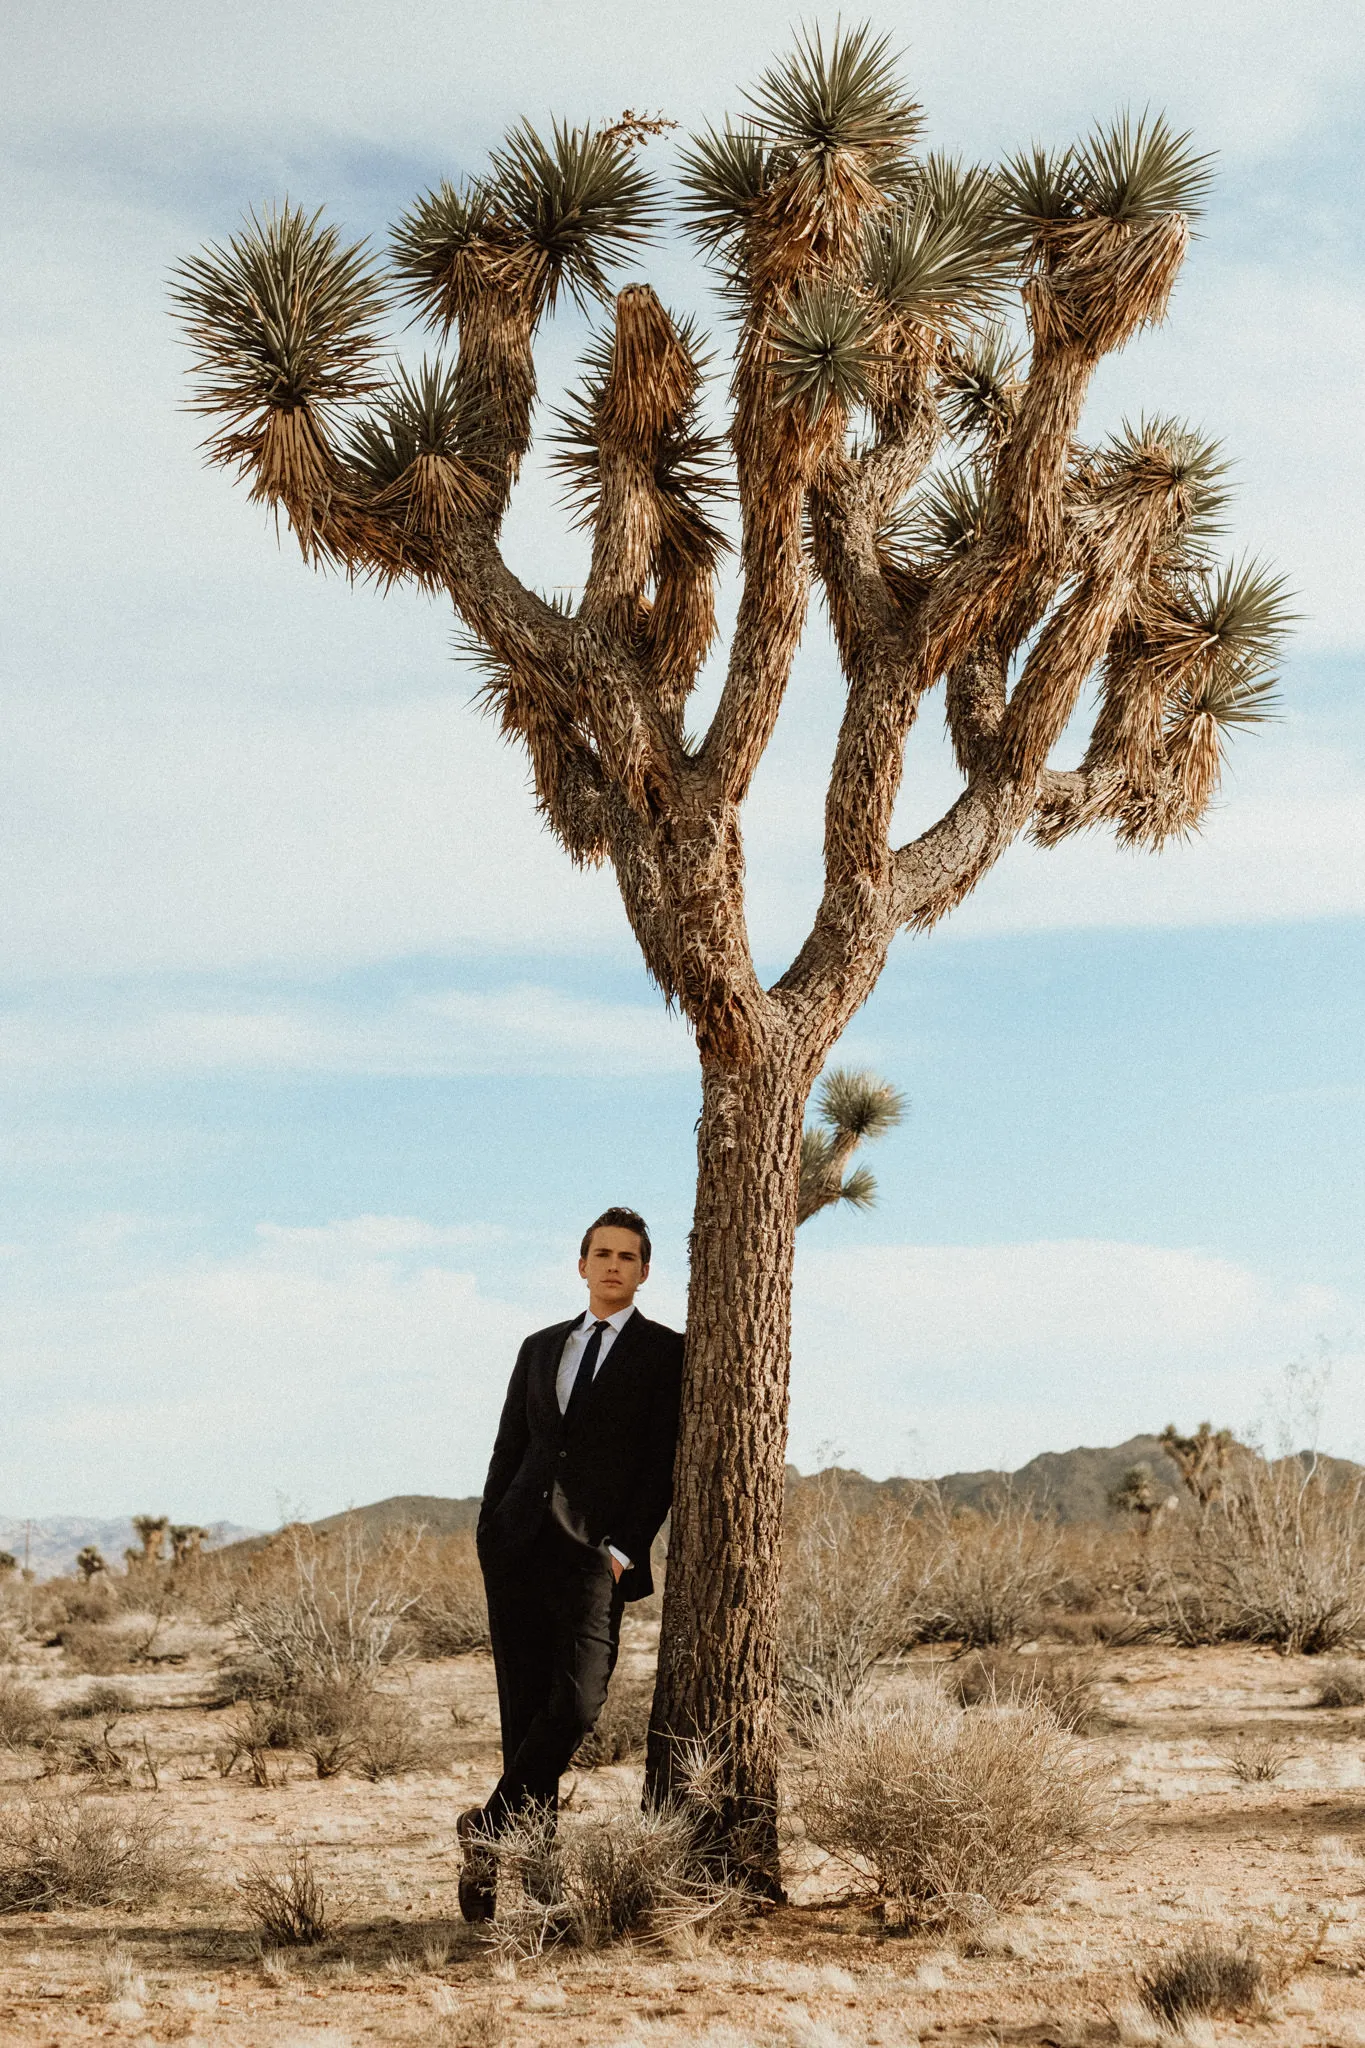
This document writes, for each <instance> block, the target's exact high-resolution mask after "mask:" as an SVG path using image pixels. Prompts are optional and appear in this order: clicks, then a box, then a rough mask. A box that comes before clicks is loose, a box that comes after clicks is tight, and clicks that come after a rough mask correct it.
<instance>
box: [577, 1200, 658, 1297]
mask: <svg viewBox="0 0 1365 2048" xmlns="http://www.w3.org/2000/svg"><path fill="white" fill-rule="evenodd" d="M578 1270H579V1272H580V1273H581V1274H582V1275H583V1278H584V1279H585V1280H586V1281H587V1283H588V1306H589V1307H590V1308H592V1309H594V1310H595V1311H596V1313H597V1314H598V1315H615V1314H616V1311H617V1310H618V1309H621V1308H629V1307H630V1304H631V1302H632V1301H634V1299H635V1290H636V1288H637V1287H638V1286H639V1285H640V1282H641V1281H642V1280H644V1279H645V1278H646V1277H647V1275H648V1273H649V1267H648V1266H647V1265H646V1264H645V1262H644V1260H643V1259H642V1258H641V1256H640V1240H639V1237H638V1236H637V1235H636V1233H635V1231H633V1230H617V1229H616V1228H614V1226H612V1225H611V1224H606V1223H601V1224H599V1225H598V1227H597V1229H596V1230H594V1232H593V1234H592V1242H591V1243H590V1244H589V1246H588V1252H587V1257H586V1258H582V1259H580V1260H579V1261H578Z"/></svg>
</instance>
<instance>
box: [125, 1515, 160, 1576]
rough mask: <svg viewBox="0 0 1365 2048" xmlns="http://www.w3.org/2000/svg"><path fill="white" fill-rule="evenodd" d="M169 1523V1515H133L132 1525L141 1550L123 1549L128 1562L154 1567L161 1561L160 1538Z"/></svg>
mask: <svg viewBox="0 0 1365 2048" xmlns="http://www.w3.org/2000/svg"><path fill="white" fill-rule="evenodd" d="M169 1525H170V1516H169V1515H134V1516H133V1527H134V1529H135V1530H136V1531H137V1534H138V1537H139V1539H140V1541H141V1543H142V1548H141V1550H125V1551H124V1553H123V1554H124V1556H125V1557H126V1558H127V1559H128V1561H129V1563H130V1564H135V1565H148V1566H151V1567H155V1566H156V1565H158V1564H160V1562H161V1547H162V1539H163V1538H164V1536H165V1534H166V1530H167V1528H168V1527H169Z"/></svg>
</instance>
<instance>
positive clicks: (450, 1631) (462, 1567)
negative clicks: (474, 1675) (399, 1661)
mask: <svg viewBox="0 0 1365 2048" xmlns="http://www.w3.org/2000/svg"><path fill="white" fill-rule="evenodd" d="M415 1572H416V1575H417V1581H418V1592H417V1597H416V1600H415V1601H414V1603H413V1606H412V1608H411V1610H410V1611H409V1613H408V1616H407V1623H406V1626H407V1629H408V1633H409V1635H410V1638H411V1641H412V1645H413V1649H414V1650H415V1652H416V1654H417V1655H418V1656H419V1657H462V1656H465V1655H466V1654H467V1653H468V1652H469V1651H470V1650H486V1649H487V1648H488V1603H487V1601H486V1599H485V1597H484V1590H483V1573H482V1572H481V1571H480V1569H479V1558H478V1553H477V1551H476V1550H475V1548H474V1536H473V1532H472V1531H471V1530H467V1529H462V1530H458V1531H457V1532H456V1533H455V1534H454V1535H453V1536H443V1537H439V1538H431V1537H428V1538H427V1539H426V1541H425V1542H424V1543H423V1545H422V1547H421V1550H420V1552H419V1553H418V1555H417V1558H416V1560H415Z"/></svg>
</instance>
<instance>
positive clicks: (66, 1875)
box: [0, 1794, 190, 1913]
mask: <svg viewBox="0 0 1365 2048" xmlns="http://www.w3.org/2000/svg"><path fill="white" fill-rule="evenodd" d="M189 1867H190V1866H189V1863H188V1859H187V1858H186V1856H185V1854H184V1852H183V1851H182V1850H180V1849H179V1848H177V1847H176V1846H175V1845H174V1844H173V1843H172V1842H170V1841H169V1840H168V1839H167V1836H166V1834H165V1831H164V1827H163V1824H162V1822H161V1820H160V1818H159V1817H158V1816H157V1815H156V1814H153V1813H151V1812H149V1811H148V1810H147V1809H146V1808H144V1807H141V1806H130V1805H128V1804H127V1803H126V1802H124V1801H115V1800H111V1799H104V1798H75V1797H71V1796H69V1795H63V1794H53V1795H48V1796H38V1795H33V1796H30V1797H29V1798H27V1799H24V1800H22V1801H18V1802H16V1803H15V1804H13V1805H11V1806H7V1807H4V1808H2V1809H0V1912H3V1913H43V1912H46V1911H48V1910H49V1908H51V1907H54V1906H145V1905H149V1904H151V1902H152V1901H153V1900H154V1899H157V1898H159V1897H160V1896H161V1895H162V1893H164V1892H167V1891H170V1890H172V1889H173V1888H174V1887H176V1886H177V1885H179V1884H181V1883H183V1882H184V1880H185V1878H186V1876H187V1875H188V1873H189Z"/></svg>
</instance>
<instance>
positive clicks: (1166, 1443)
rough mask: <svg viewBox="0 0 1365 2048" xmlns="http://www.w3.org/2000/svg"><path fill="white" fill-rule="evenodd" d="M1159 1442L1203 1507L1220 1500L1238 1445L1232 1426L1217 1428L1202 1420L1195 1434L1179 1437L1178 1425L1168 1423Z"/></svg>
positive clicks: (1201, 1507)
mask: <svg viewBox="0 0 1365 2048" xmlns="http://www.w3.org/2000/svg"><path fill="white" fill-rule="evenodd" d="M1157 1442H1158V1443H1159V1444H1160V1445H1161V1448H1162V1450H1163V1451H1164V1452H1165V1453H1166V1455H1167V1457H1168V1458H1169V1459H1170V1460H1171V1462H1172V1464H1173V1465H1174V1466H1175V1468H1176V1470H1177V1471H1178V1472H1179V1474H1180V1476H1181V1478H1182V1479H1183V1480H1184V1482H1185V1485H1186V1487H1187V1488H1188V1490H1189V1492H1190V1493H1192V1494H1193V1495H1194V1498H1195V1499H1196V1500H1197V1501H1198V1503H1199V1506H1200V1509H1201V1510H1202V1509H1204V1508H1206V1507H1207V1506H1208V1505H1209V1502H1210V1501H1212V1500H1217V1498H1218V1496H1219V1495H1220V1494H1221V1493H1222V1492H1223V1490H1224V1488H1225V1487H1226V1485H1227V1477H1228V1464H1229V1461H1230V1459H1231V1457H1232V1454H1233V1452H1234V1451H1235V1450H1236V1449H1237V1448H1238V1444H1237V1439H1236V1437H1235V1436H1234V1435H1233V1433H1232V1431H1231V1430H1230V1429H1214V1428H1213V1427H1212V1425H1211V1424H1210V1423H1207V1422H1201V1423H1200V1425H1199V1427H1198V1429H1197V1430H1196V1431H1195V1433H1194V1435H1193V1436H1180V1435H1179V1434H1178V1433H1177V1430H1176V1426H1175V1424H1174V1423H1173V1422H1168V1423H1167V1424H1166V1427H1165V1428H1164V1429H1163V1430H1162V1432H1161V1435H1160V1436H1159V1437H1158V1438H1157Z"/></svg>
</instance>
